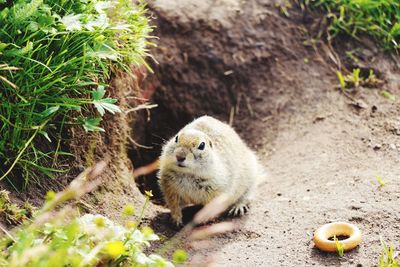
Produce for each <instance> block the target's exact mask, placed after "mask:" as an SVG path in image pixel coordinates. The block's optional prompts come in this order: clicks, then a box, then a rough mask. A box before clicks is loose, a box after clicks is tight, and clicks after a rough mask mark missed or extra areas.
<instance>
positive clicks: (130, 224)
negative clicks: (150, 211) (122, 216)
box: [125, 221, 137, 229]
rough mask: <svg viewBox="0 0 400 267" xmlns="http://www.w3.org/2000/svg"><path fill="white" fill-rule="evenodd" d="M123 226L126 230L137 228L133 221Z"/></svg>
mask: <svg viewBox="0 0 400 267" xmlns="http://www.w3.org/2000/svg"><path fill="white" fill-rule="evenodd" d="M125 226H126V228H128V229H133V228H135V227H136V226H137V223H136V222H134V221H127V222H126V225H125Z"/></svg>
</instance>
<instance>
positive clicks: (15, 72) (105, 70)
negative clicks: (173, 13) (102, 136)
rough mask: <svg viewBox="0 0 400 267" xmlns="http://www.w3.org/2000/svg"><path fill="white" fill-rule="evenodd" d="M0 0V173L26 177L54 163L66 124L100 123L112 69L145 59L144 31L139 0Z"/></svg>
mask: <svg viewBox="0 0 400 267" xmlns="http://www.w3.org/2000/svg"><path fill="white" fill-rule="evenodd" d="M7 2H8V3H10V4H4V1H0V3H2V4H0V88H1V90H0V162H2V164H1V165H2V167H1V168H0V180H3V179H7V180H8V181H9V182H11V183H12V184H15V183H16V182H17V181H18V183H19V184H20V181H21V179H22V181H23V184H24V185H27V184H28V182H29V181H32V180H33V181H35V180H36V179H37V177H39V176H43V174H45V175H47V176H49V177H53V176H54V173H55V172H57V171H60V170H58V169H57V166H56V164H55V162H54V160H53V159H54V158H60V157H61V156H66V155H69V156H71V155H70V154H69V153H67V152H65V151H62V147H65V146H64V145H65V141H66V140H63V138H66V136H65V135H66V134H65V133H66V131H67V130H68V128H70V127H71V126H76V125H81V126H82V127H83V128H84V129H85V130H86V131H88V132H89V131H103V129H102V128H101V126H100V125H101V121H102V119H103V115H104V114H105V113H106V112H110V113H116V112H120V109H119V108H118V106H117V105H116V104H117V103H116V100H115V99H112V98H110V97H107V95H108V94H107V85H106V84H107V83H108V81H109V79H110V77H111V75H112V73H113V72H115V71H118V70H125V71H129V68H130V66H131V65H132V64H138V65H139V64H142V65H143V64H144V65H146V63H145V61H144V57H145V56H147V55H148V54H147V48H146V47H147V45H148V44H149V42H148V41H147V37H148V35H149V33H150V32H151V27H150V26H149V25H148V19H147V17H146V16H145V12H146V9H145V6H144V4H142V3H140V2H139V3H137V4H136V5H133V4H132V3H131V1H129V0H117V1H94V0H79V1H56V0H31V1H30V0H18V1H14V2H12V1H7Z"/></svg>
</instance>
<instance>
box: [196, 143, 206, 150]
mask: <svg viewBox="0 0 400 267" xmlns="http://www.w3.org/2000/svg"><path fill="white" fill-rule="evenodd" d="M205 146H206V143H204V142H201V143H200V145H199V147H198V149H200V150H203V149H204V147H205Z"/></svg>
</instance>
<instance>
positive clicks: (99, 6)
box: [94, 1, 114, 14]
mask: <svg viewBox="0 0 400 267" xmlns="http://www.w3.org/2000/svg"><path fill="white" fill-rule="evenodd" d="M113 6H114V3H113V2H111V1H100V2H97V3H96V4H95V5H94V8H95V9H96V11H97V12H98V13H99V14H101V13H105V11H104V10H106V9H109V8H110V7H113Z"/></svg>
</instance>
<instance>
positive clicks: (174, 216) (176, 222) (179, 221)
mask: <svg viewBox="0 0 400 267" xmlns="http://www.w3.org/2000/svg"><path fill="white" fill-rule="evenodd" d="M171 217H172V221H173V222H174V225H175V226H176V227H178V228H181V227H182V226H183V221H182V214H176V213H175V214H173V213H171Z"/></svg>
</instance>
